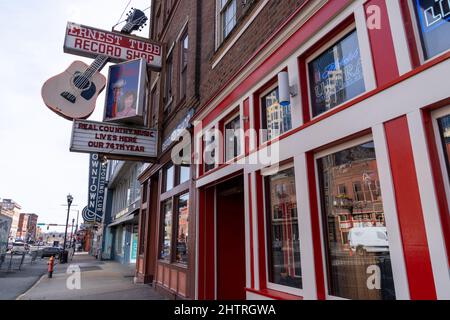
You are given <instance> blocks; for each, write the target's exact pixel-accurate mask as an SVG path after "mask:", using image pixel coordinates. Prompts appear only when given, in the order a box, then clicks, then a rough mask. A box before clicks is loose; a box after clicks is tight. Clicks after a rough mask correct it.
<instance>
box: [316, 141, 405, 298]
mask: <svg viewBox="0 0 450 320" xmlns="http://www.w3.org/2000/svg"><path fill="white" fill-rule="evenodd" d="M375 140H376V137H374V135H372V134H368V135H365V136H362V137H359V138H356V139H353V140H351V141H348V142H344V143H342V144H339V145H336V146H333V147H330V148H327V149H325V150H322V151H320V152H317V153H315V154H314V173H315V181H316V194H317V199H315V200H316V201H317V208H318V212H319V227H320V242H321V249H322V270H323V274H324V280H325V281H324V287H325V297H326V299H327V300H349V299H347V298H343V297H338V296H333V295H330V294H329V287H328V276H329V275H328V266H327V259H328V257H327V256H326V254H325V253H326V250H325V249H326V246H327V243H326V239H325V230H324V225H323V214H324V213H323V208H322V204H321V200H322V199H321V196H322V192H321V189H320V181H319V174H320V172H319V170H318V166H317V160H319V159H321V158H323V157H326V156H328V155H331V154H334V153H337V152H340V151H343V150H346V149H349V148H352V147H356V146H359V145H361V144H364V143H368V142H371V141H373V142H374V144H375V152H376V155H377V156H378V152H377V150H376V148H377V142H376V141H375ZM377 171H378V175H379V176H380V180H381V179H382V173H381V172H380V167H379V159H378V158H377ZM380 182H381V181H380ZM380 190H381V186H380ZM383 192H388V190H384V191H383V190H381V194H382V195H383ZM385 198H386V197H385V196H383V207H384V208H385V206H386V200H385ZM385 220H386V230H387V233H388V235H391V236H390V237H389V243H390V244H389V255H390V257H391V266H392V272H393V283H394V288H395V295H396V300H399V299H402V297H401V294H402V291H403V288H400V286H401V285H402V283H401V279H396V277H395V274H394V263H396V262H394V261H393V260H394V259H402V260H403V259H404V257H403V251H397V250H395V249H394V248H393V247H392V246H391V242H392V241H394V238H395V235H396V234H397V232H396V230H395V226H394V225H393V224H391V223H389V221H387V220H388V219H387V218H386V219H385ZM393 235H394V236H393ZM400 247H401V246H400ZM405 272H406V270H405ZM399 288H400V290H398V289H399Z"/></svg>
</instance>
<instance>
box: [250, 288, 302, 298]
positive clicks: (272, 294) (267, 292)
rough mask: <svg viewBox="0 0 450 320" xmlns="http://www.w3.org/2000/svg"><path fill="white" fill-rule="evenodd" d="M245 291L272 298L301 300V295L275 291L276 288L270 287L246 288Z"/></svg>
mask: <svg viewBox="0 0 450 320" xmlns="http://www.w3.org/2000/svg"><path fill="white" fill-rule="evenodd" d="M245 291H247V292H251V293H254V294H259V295H261V296H264V297H267V298H271V299H274V300H303V297H301V296H296V295H293V294H290V293H285V292H281V291H276V290H272V289H261V290H255V289H250V288H246V289H245Z"/></svg>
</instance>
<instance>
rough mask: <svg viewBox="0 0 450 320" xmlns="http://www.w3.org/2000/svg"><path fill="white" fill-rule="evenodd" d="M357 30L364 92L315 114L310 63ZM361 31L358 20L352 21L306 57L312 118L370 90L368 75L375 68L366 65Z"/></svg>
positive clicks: (320, 115)
mask: <svg viewBox="0 0 450 320" xmlns="http://www.w3.org/2000/svg"><path fill="white" fill-rule="evenodd" d="M353 31H356V35H357V39H358V46H359V49H360V53H361V55H360V59H361V65H362V71H363V78H364V87H365V89H364V92H362V93H361V94H359V95H357V96H355V97H353V98H352V99H349V100H347V101H344V102H342V103H340V104H338V105H337V106H335V107H333V108H331V109H330V110H327V111H325V112H322V113H321V114H318V115H317V116H314V115H313V105H312V100H311V82H310V77H309V64H310V63H311V62H312V61H313V60H315V59H316V58H318V57H319V56H320V55H321V54H323V53H324V52H325V51H327V50H328V49H329V48H330V47H331V46H333V45H335V44H337V43H338V42H339V41H340V40H342V39H343V38H344V37H345V36H346V35H348V34H350V33H351V32H353ZM359 32H361V31H360V30H358V27H357V24H356V22H354V23H352V24H351V25H349V26H348V27H347V28H345V30H343V31H341V32H339V34H338V35H336V36H334V37H333V38H331V39H330V40H329V41H327V43H325V44H324V45H323V46H321V47H320V48H319V49H318V50H317V51H315V52H314V53H313V54H312V55H310V56H308V57H307V58H306V59H305V62H304V63H305V69H306V81H307V87H308V90H307V92H305V94H307V95H308V102H309V114H310V115H311V120H313V119H316V118H318V117H322V116H323V115H325V114H327V113H329V112H331V111H332V110H334V109H336V108H339V107H340V106H342V105H344V104H346V103H349V102H350V101H353V100H355V99H357V98H358V97H360V96H362V95H364V94H365V93H366V92H367V91H368V90H370V87H369V86H370V82H369V81H367V80H368V77H367V75H368V74H370V72H372V73H373V69H372V70H368V68H367V67H366V65H365V63H364V58H365V57H364V55H363V52H362V51H361V49H362V44H361V37H360V36H359V35H358V34H359ZM367 59H371V57H367Z"/></svg>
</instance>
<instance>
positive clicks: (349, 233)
mask: <svg viewBox="0 0 450 320" xmlns="http://www.w3.org/2000/svg"><path fill="white" fill-rule="evenodd" d="M316 161H317V174H318V180H319V191H320V202H321V220H322V236H323V243H324V249H325V250H324V253H325V262H326V275H327V287H328V295H329V296H330V297H338V298H344V299H354V300H393V299H395V298H396V295H395V287H394V279H393V275H392V265H391V254H390V249H389V234H388V229H387V226H386V222H385V212H384V207H383V197H382V192H381V189H380V178H379V175H378V168H377V160H376V156H375V146H374V143H373V141H367V142H364V143H360V144H357V145H351V144H348V145H346V146H345V147H343V148H342V149H340V150H337V151H336V150H334V151H330V153H327V152H326V151H325V152H321V154H319V155H316Z"/></svg>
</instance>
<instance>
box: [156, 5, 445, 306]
mask: <svg viewBox="0 0 450 320" xmlns="http://www.w3.org/2000/svg"><path fill="white" fill-rule="evenodd" d="M449 14H450V7H449V5H448V3H447V2H446V1H427V0H419V1H410V0H364V1H363V0H354V1H350V0H348V1H347V0H328V1H327V0H319V1H307V0H304V1H294V0H292V1H290V0H286V1H269V0H259V1H237V0H228V1H225V0H223V1H207V2H202V6H201V14H200V17H201V18H200V22H199V25H200V26H201V50H200V51H199V52H198V54H199V57H200V70H201V71H200V91H199V93H200V104H199V107H198V108H197V110H196V113H195V115H194V117H193V119H192V120H191V121H192V124H193V125H194V156H193V158H196V159H202V161H201V162H200V163H196V165H195V169H194V172H193V184H194V188H193V189H194V190H192V189H191V195H192V194H195V199H196V201H195V204H192V203H191V207H195V210H193V211H191V214H193V215H194V217H195V218H194V217H191V219H192V220H194V219H195V220H196V225H197V228H198V229H197V230H196V233H195V234H196V237H195V244H196V248H197V249H196V255H195V257H196V260H195V264H196V273H195V274H196V276H195V296H193V298H196V299H293V300H295V299H320V300H323V299H371V300H392V299H414V300H416V299H430V300H433V299H449V298H450V290H449V288H450V275H449V272H448V270H449V257H450V216H449V214H450V213H449V210H448V206H449V200H450V187H449V186H450V174H449V171H448V170H449V168H450V161H449V159H450V158H449V151H448V150H449V148H448V141H449V140H448V132H449V123H450V121H449V120H448V119H449V118H450V109H449V105H450V89H449V87H448V85H446V75H447V74H448V73H449V71H450V52H449V49H450V40H449V39H450V38H449V37H448V34H449V31H450V24H449V22H448V19H446V17H447V16H448V15H449ZM281 72H287V73H288V80H289V85H288V87H286V86H284V87H282V85H281V81H280V80H279V79H280V77H279V75H280V73H281ZM286 91H287V92H288V100H289V101H288V102H289V103H288V104H286V103H285V102H286V101H285V100H281V97H282V96H286V95H285V94H283V93H284V92H286ZM239 129H241V131H239ZM242 129H243V130H242ZM239 132H240V133H239ZM163 177H164V175H163ZM166 207H167V205H166V203H162V204H161V209H160V210H162V212H168V209H166ZM174 211H175V210H174ZM171 275H172V274H171ZM169 278H170V276H169V277H168V279H169ZM167 283H170V282H169V280H167Z"/></svg>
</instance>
